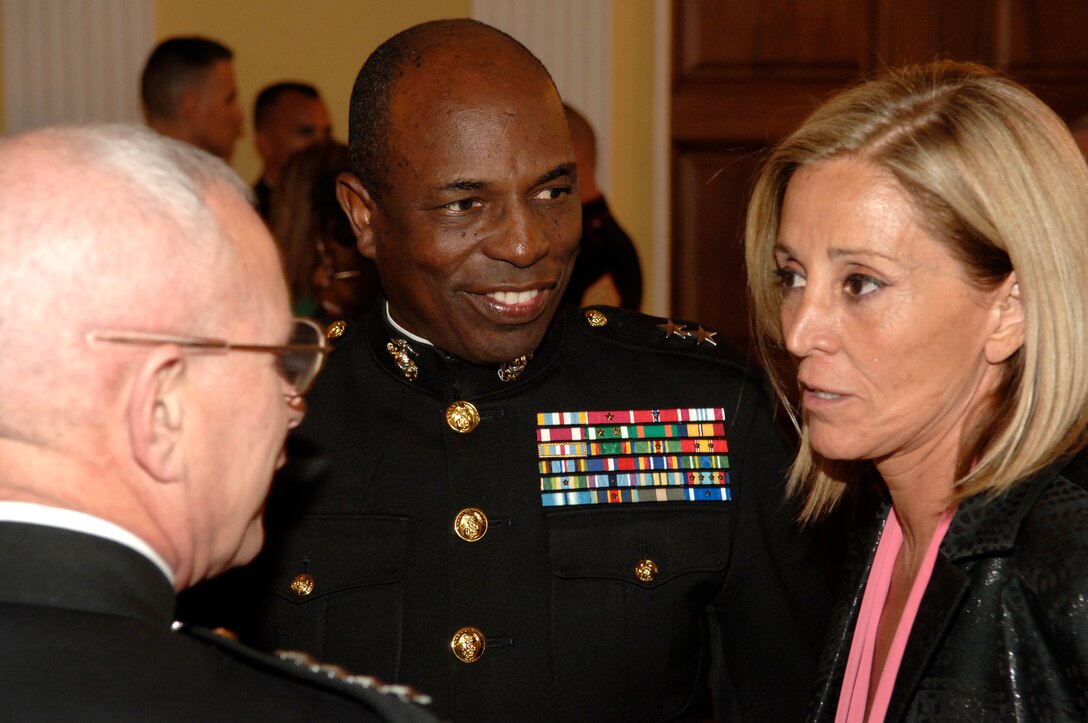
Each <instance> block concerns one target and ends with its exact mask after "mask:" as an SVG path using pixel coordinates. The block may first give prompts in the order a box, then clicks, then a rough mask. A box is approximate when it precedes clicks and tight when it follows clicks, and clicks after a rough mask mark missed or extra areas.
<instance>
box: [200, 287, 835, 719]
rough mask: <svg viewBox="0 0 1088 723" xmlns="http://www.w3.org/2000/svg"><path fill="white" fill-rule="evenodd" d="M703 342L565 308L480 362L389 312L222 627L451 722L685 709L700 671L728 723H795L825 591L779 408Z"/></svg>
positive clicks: (353, 351)
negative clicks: (328, 666) (404, 697)
mask: <svg viewBox="0 0 1088 723" xmlns="http://www.w3.org/2000/svg"><path fill="white" fill-rule="evenodd" d="M715 343H716V340H715V339H714V334H713V333H712V332H708V331H706V330H703V329H701V328H700V327H698V326H695V325H687V326H682V325H679V324H671V323H667V322H666V320H664V319H652V318H650V317H646V316H642V315H639V314H635V313H632V312H624V311H620V310H616V309H611V308H605V309H599V310H589V311H583V310H579V309H574V308H573V307H571V308H567V307H564V308H563V309H561V310H560V312H559V314H558V315H557V318H556V319H555V320H554V321H553V324H552V327H551V328H550V330H549V332H548V334H547V335H546V338H545V340H544V342H543V343H542V345H541V347H540V348H539V349H537V351H536V353H535V355H534V356H533V358H532V359H530V360H528V361H527V362H525V363H524V364H523V365H522V364H517V363H515V364H507V365H503V366H502V367H496V366H478V365H474V364H471V363H467V362H465V361H463V360H460V359H457V358H454V357H452V356H449V355H447V354H444V353H443V352H441V351H440V350H437V349H434V348H432V347H429V346H427V345H424V344H421V343H419V342H415V341H412V340H411V339H408V338H405V335H403V334H401V333H399V332H398V331H396V330H395V329H394V328H393V327H391V326H390V325H389V323H388V321H387V319H386V317H385V315H384V313H382V310H381V309H379V311H378V312H376V313H375V315H374V316H373V317H372V318H371V319H370V320H369V322H368V323H366V324H365V325H363V324H360V325H357V326H356V327H355V328H354V330H352V329H349V330H348V331H347V333H346V334H345V335H344V336H343V337H342V338H341V339H340V340H339V343H338V345H337V348H336V349H335V350H334V351H333V353H332V354H331V357H330V359H329V362H328V367H327V368H326V370H325V371H324V372H323V375H322V377H321V378H320V379H319V380H318V384H317V386H316V387H315V388H314V389H313V390H312V392H311V393H310V394H309V396H308V403H309V409H310V411H309V413H308V415H307V417H306V419H305V421H304V422H303V424H302V425H301V426H300V427H299V428H298V429H297V430H296V433H295V434H294V435H293V438H292V441H291V446H290V449H289V457H290V459H291V460H292V461H290V462H289V463H288V468H286V469H285V470H284V474H282V475H281V477H280V479H279V480H278V481H277V483H276V485H275V487H274V491H273V500H272V503H271V505H270V508H269V512H268V515H267V517H268V538H269V539H268V542H267V544H266V548H265V551H264V553H262V555H261V556H260V557H259V558H258V561H257V563H256V564H255V565H254V566H252V567H251V568H249V569H248V570H246V571H244V572H243V573H242V575H241V578H239V576H235V577H234V580H233V581H231V582H233V583H234V585H235V586H236V587H235V589H234V590H233V591H231V592H228V593H225V594H224V597H221V598H220V600H219V604H220V610H219V611H218V613H213V615H218V617H216V618H215V620H217V621H219V622H223V623H226V624H228V625H233V626H236V627H238V628H239V630H240V632H242V633H243V637H245V638H248V639H249V640H251V641H253V642H256V643H259V644H261V645H264V646H269V647H303V648H307V649H311V650H313V651H314V652H315V653H316V654H318V655H320V656H322V657H323V658H326V659H329V660H335V661H338V662H342V663H343V664H345V665H347V666H348V667H351V668H355V669H359V670H364V671H366V672H369V673H373V674H375V675H377V676H379V677H382V678H385V679H388V680H392V681H396V682H404V683H408V684H410V685H412V686H414V687H415V688H418V689H420V690H422V691H423V692H425V693H428V694H430V695H432V696H434V698H435V709H436V711H437V712H438V714H439V715H440V716H441V717H447V718H449V719H450V720H453V721H514V720H516V721H532V720H541V721H559V720H562V721H660V720H670V719H676V718H685V717H689V716H694V715H696V710H697V709H698V707H699V706H700V705H701V704H702V703H703V701H702V700H701V698H702V697H703V695H704V691H706V689H707V687H706V686H707V681H708V680H709V682H710V688H711V690H712V691H713V695H714V698H715V701H716V703H717V706H718V710H719V716H720V718H721V719H723V720H752V721H783V720H799V719H800V718H801V717H802V715H803V712H804V705H805V702H806V700H807V694H808V692H809V691H810V690H811V684H812V682H813V680H814V677H812V675H813V673H814V670H815V657H816V652H815V651H816V649H818V646H819V640H820V639H822V637H823V633H824V630H825V623H826V620H825V612H826V601H825V591H824V587H823V581H822V578H821V576H820V574H819V571H818V569H817V568H818V565H816V564H815V562H814V559H813V553H814V550H813V546H812V545H811V544H810V542H811V541H810V539H809V538H808V537H806V536H803V535H800V534H798V532H797V531H796V529H795V526H794V524H793V523H792V522H791V518H792V515H793V509H792V508H791V507H790V506H788V505H787V504H786V503H785V502H784V501H783V475H784V470H785V469H786V467H787V465H788V462H789V459H790V452H789V450H788V449H787V446H786V445H785V444H784V443H783V441H782V439H781V437H780V435H779V434H778V433H777V431H776V428H775V426H774V425H773V424H772V419H771V413H770V409H771V405H770V403H769V400H768V399H767V397H766V395H765V394H764V391H763V389H762V388H761V386H760V384H758V383H757V380H756V377H755V376H754V375H753V374H751V373H750V372H749V371H748V370H747V369H746V368H745V366H744V365H743V364H738V363H737V362H736V361H735V360H734V358H733V357H732V356H730V355H729V354H728V353H726V352H725V351H724V350H723V346H724V345H722V346H716V345H715ZM521 367H523V368H521ZM211 594H212V595H213V596H214V594H215V593H214V592H212V593H211ZM230 609H233V611H234V613H235V615H234V616H233V617H229V616H228V612H229V610H230Z"/></svg>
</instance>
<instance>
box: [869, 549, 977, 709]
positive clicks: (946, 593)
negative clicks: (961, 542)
mask: <svg viewBox="0 0 1088 723" xmlns="http://www.w3.org/2000/svg"><path fill="white" fill-rule="evenodd" d="M968 589H969V585H968V583H967V577H966V576H965V575H964V574H963V572H961V571H960V570H959V568H957V567H956V566H955V565H953V564H952V563H951V562H949V560H948V558H947V557H945V556H944V555H943V554H940V555H938V556H937V560H936V562H934V564H933V574H932V575H931V576H930V578H929V585H928V586H927V587H926V591H925V594H924V595H923V596H922V601H921V603H920V604H919V606H918V614H917V616H915V618H914V625H913V626H912V627H911V632H910V637H909V638H908V639H907V647H906V649H904V651H903V660H902V661H901V662H900V664H899V672H898V673H897V674H896V678H895V688H894V690H893V691H892V697H891V700H890V701H889V702H888V712H887V714H886V716H885V718H884V719H885V720H886V721H900V720H903V719H904V717H905V716H906V713H907V709H908V708H909V707H910V702H911V700H913V699H914V692H915V690H916V689H917V687H918V684H919V683H920V682H921V680H922V674H923V673H924V672H925V670H926V667H927V666H928V665H929V662H930V660H931V659H932V658H933V656H934V655H935V654H936V652H937V649H938V648H939V647H940V643H941V640H942V639H943V638H944V635H945V632H947V630H948V626H949V625H950V624H951V623H952V620H953V619H954V618H955V617H956V614H957V613H958V612H959V609H960V606H961V605H962V604H963V600H964V598H965V597H966V595H967V591H968Z"/></svg>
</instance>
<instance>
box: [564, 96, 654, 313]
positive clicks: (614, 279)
mask: <svg viewBox="0 0 1088 723" xmlns="http://www.w3.org/2000/svg"><path fill="white" fill-rule="evenodd" d="M563 110H564V111H565V112H566V114H567V124H568V125H569V126H570V143H571V148H572V149H573V150H574V158H575V160H576V161H577V163H578V188H579V195H580V198H581V201H582V240H581V243H579V252H578V260H577V261H575V262H574V270H573V271H572V272H571V277H570V284H568V285H567V290H566V291H565V292H564V293H563V301H566V302H567V303H569V304H574V305H575V306H592V305H594V304H604V305H607V306H622V307H623V308H625V309H634V310H636V311H637V310H638V308H639V307H640V306H641V305H642V269H641V268H639V264H638V251H637V250H635V245H634V244H633V243H632V242H631V237H630V236H628V235H627V232H626V231H624V230H623V228H622V227H621V226H620V225H619V224H618V223H617V222H616V219H615V218H613V217H612V211H611V210H610V209H609V208H608V201H606V200H605V198H604V194H603V193H602V192H601V189H600V188H599V187H598V186H597V136H596V134H595V133H594V132H593V127H592V126H590V125H589V121H587V120H586V119H585V116H583V115H582V114H581V113H579V112H578V111H576V110H575V109H574V108H572V107H571V106H569V105H567V104H565V103H564V104H563Z"/></svg>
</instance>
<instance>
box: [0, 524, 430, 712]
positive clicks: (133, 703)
mask: <svg viewBox="0 0 1088 723" xmlns="http://www.w3.org/2000/svg"><path fill="white" fill-rule="evenodd" d="M0 560H2V561H3V569H4V570H5V571H6V573H7V575H8V577H7V584H6V585H4V586H2V587H0V649H2V654H0V720H4V721H129V720H132V721H137V720H139V721H219V720H224V721H232V720H237V721H309V720H354V721H384V720H390V721H426V720H433V719H432V718H431V717H430V716H429V715H427V714H425V713H424V712H422V710H421V709H418V708H417V707H416V706H414V705H409V704H407V703H403V702H401V701H400V700H398V699H397V698H395V697H394V696H392V695H385V694H381V693H378V692H376V691H374V690H369V689H366V688H363V687H361V686H360V685H353V684H351V683H349V682H346V681H344V680H338V679H333V678H330V677H329V676H328V675H327V674H325V673H323V672H322V673H315V672H314V671H312V670H311V669H310V668H309V667H306V666H300V665H298V664H296V663H293V662H289V661H285V660H281V659H279V658H277V657H273V656H270V655H264V654H261V653H257V652H255V651H253V650H250V649H248V648H246V647H244V646H242V645H239V644H237V643H234V642H232V641H230V640H227V639H225V638H222V637H221V636H218V635H215V634H213V633H211V632H210V631H200V630H178V631H172V630H171V622H172V619H173V613H174V591H173V589H172V588H171V586H170V585H169V583H168V582H167V580H166V578H165V577H164V576H163V574H162V573H161V572H160V571H159V569H158V568H156V567H155V566H154V564H152V563H151V561H149V560H148V559H146V558H145V557H143V556H142V555H140V554H139V553H137V552H135V551H133V550H131V549H129V548H127V547H125V546H123V545H120V544H118V543H115V542H112V541H110V540H105V539H102V538H98V537H94V536H91V535H85V534H82V533H78V532H71V531H68V530H61V529H56V528H52V527H45V526H41V525H33V524H22V523H13V522H0Z"/></svg>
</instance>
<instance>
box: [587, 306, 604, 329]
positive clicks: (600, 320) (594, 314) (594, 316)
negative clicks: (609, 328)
mask: <svg viewBox="0 0 1088 723" xmlns="http://www.w3.org/2000/svg"><path fill="white" fill-rule="evenodd" d="M586 322H587V323H588V324H589V325H590V326H604V325H605V324H607V323H608V317H607V316H605V315H604V314H602V313H601V312H599V311H597V310H596V309H590V310H589V311H587V312H586Z"/></svg>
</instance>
